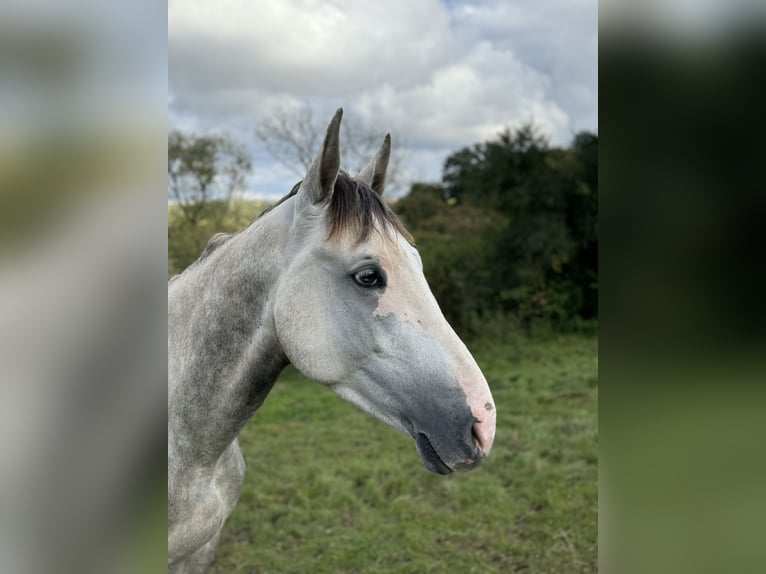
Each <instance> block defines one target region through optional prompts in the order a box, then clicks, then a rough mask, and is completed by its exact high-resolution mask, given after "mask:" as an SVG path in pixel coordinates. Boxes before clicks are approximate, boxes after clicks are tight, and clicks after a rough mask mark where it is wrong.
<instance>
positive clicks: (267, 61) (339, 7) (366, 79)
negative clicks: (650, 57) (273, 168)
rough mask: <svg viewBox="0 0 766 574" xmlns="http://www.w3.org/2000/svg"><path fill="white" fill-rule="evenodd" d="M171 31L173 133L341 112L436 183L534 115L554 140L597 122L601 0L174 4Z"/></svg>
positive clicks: (175, 0)
mask: <svg viewBox="0 0 766 574" xmlns="http://www.w3.org/2000/svg"><path fill="white" fill-rule="evenodd" d="M168 35H169V75H170V78H169V82H170V90H171V93H172V95H173V98H172V102H171V103H170V104H169V106H170V115H171V125H178V126H195V128H197V129H202V130H204V129H223V130H227V131H230V132H233V133H235V134H236V135H239V136H241V138H244V139H246V140H251V139H253V129H254V128H255V126H256V125H258V123H260V122H261V121H263V119H264V118H266V117H268V116H269V115H270V113H271V112H272V110H274V109H275V108H276V107H278V106H279V107H285V106H288V107H289V106H291V105H293V106H298V105H301V104H302V103H304V102H308V103H310V104H311V105H312V107H314V108H315V109H316V110H317V115H320V114H322V115H323V114H326V115H327V117H328V118H329V117H330V115H331V112H332V110H334V109H335V108H336V107H338V106H341V105H342V106H343V107H344V108H346V110H347V111H348V112H349V117H348V118H347V119H348V120H349V121H351V120H352V119H353V117H354V116H355V117H356V118H358V119H359V120H360V121H363V122H364V123H365V124H367V126H369V127H372V128H374V129H380V132H381V133H385V132H386V131H391V132H392V134H393V136H394V141H395V142H397V141H398V142H400V143H401V142H405V143H406V145H407V146H408V148H409V151H410V156H411V157H413V158H415V159H417V158H422V159H423V165H424V166H427V167H424V168H422V169H421V170H420V172H423V171H425V172H426V173H425V174H423V175H424V177H425V178H426V179H438V177H439V175H440V169H441V163H442V161H443V158H444V157H446V155H447V154H448V153H450V152H452V151H456V150H457V149H459V148H461V147H463V146H466V145H470V144H472V143H475V142H479V141H484V140H487V139H489V138H492V137H494V135H495V134H496V133H497V132H498V131H500V130H501V129H503V128H504V127H508V126H510V127H514V126H518V125H519V124H521V123H523V122H527V121H530V120H532V121H534V122H535V123H536V124H537V125H538V126H539V127H540V128H541V129H542V131H543V132H544V133H546V134H547V135H549V136H550V137H551V138H552V141H553V142H554V143H556V144H566V143H568V142H569V140H570V139H571V137H572V135H573V133H574V132H575V131H577V130H581V129H590V130H594V129H596V128H597V108H598V103H597V102H598V92H597V79H598V78H597V62H596V58H597V40H596V5H595V2H593V1H591V0H587V1H586V0H521V1H519V2H514V3H509V2H504V1H500V0H486V1H471V2H462V1H457V2H453V1H450V2H440V1H437V0H422V1H418V2H412V1H411V0H390V1H387V2H379V1H372V0H358V1H355V2H340V1H335V0H282V1H280V2H264V1H262V0H229V1H227V2H226V3H223V4H222V3H211V2H207V1H205V0H171V1H170V4H169V28H168ZM253 145H254V147H255V148H257V147H258V144H257V143H255V144H253ZM437 156H441V157H442V161H436V158H437ZM266 161H267V160H265V159H264V160H263V162H262V163H263V164H264V165H265V163H266ZM415 171H417V170H413V173H415ZM274 173H275V177H277V176H276V173H277V172H274Z"/></svg>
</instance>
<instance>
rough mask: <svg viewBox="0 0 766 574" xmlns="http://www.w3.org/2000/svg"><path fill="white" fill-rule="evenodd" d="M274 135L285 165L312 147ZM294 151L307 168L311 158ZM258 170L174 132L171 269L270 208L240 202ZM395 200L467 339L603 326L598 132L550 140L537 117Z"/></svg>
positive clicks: (212, 144) (208, 142) (234, 149)
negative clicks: (510, 331) (559, 143)
mask: <svg viewBox="0 0 766 574" xmlns="http://www.w3.org/2000/svg"><path fill="white" fill-rule="evenodd" d="M285 125H286V124H285V123H282V125H281V129H284V128H285ZM304 129H305V126H304ZM306 133H309V134H310V133H312V132H311V130H307V132H306ZM268 135H271V137H272V139H274V140H275V142H274V143H273V144H272V147H273V148H274V149H279V150H280V151H279V152H277V153H279V154H280V155H279V158H278V159H279V161H282V162H284V161H289V157H290V156H289V151H285V150H289V148H290V146H293V147H295V149H298V148H299V147H300V146H301V145H302V143H301V139H300V138H301V137H303V136H301V134H300V133H296V131H295V130H292V131H287V130H286V131H285V132H284V133H283V134H282V135H280V133H279V131H278V130H276V129H273V126H272V129H271V130H267V131H263V128H262V130H261V131H260V133H259V137H261V138H262V139H265V138H266V137H267V136H268ZM361 137H362V138H366V137H368V136H367V135H366V134H365V133H364V132H361ZM280 138H281V139H280ZM291 138H292V139H291ZM362 141H364V140H362ZM280 143H281V144H282V146H281V147H279V146H280ZM275 146H276V147H275ZM301 149H302V148H301ZM294 159H295V163H296V165H298V166H299V165H300V162H301V157H300V156H299V155H296V156H295V157H294ZM299 169H300V168H299ZM249 170H250V162H249V159H248V158H247V156H246V153H245V151H244V150H243V148H241V147H239V146H236V145H234V144H233V143H231V141H230V140H228V139H227V138H226V137H225V136H217V137H207V136H205V137H194V136H184V135H181V134H179V133H177V132H173V133H171V134H170V137H169V145H168V194H169V197H172V198H174V199H175V207H173V206H171V207H170V208H169V218H168V270H169V274H173V273H177V272H180V271H181V270H183V268H185V267H186V266H187V265H189V264H190V263H191V262H192V261H194V259H196V257H197V256H198V255H199V253H200V251H201V250H202V248H203V247H204V245H205V242H206V241H207V239H208V238H209V237H210V236H211V235H212V234H214V233H216V232H218V231H226V232H231V231H235V230H237V229H239V228H241V227H242V226H244V225H246V224H247V223H248V221H249V219H252V218H253V217H255V215H257V213H258V212H259V211H260V210H261V209H263V207H264V205H256V206H250V207H247V206H245V207H243V205H242V203H241V202H232V201H231V199H232V197H231V193H232V190H233V189H234V188H235V187H236V186H237V185H241V183H242V181H243V178H244V176H245V174H246V173H247V172H248V171H249ZM392 207H393V209H394V211H395V212H397V213H398V214H399V216H400V217H401V218H402V220H403V221H404V223H405V225H406V226H407V228H408V229H409V230H410V231H411V232H412V234H413V236H414V237H415V240H416V243H417V247H418V250H419V252H420V254H421V257H422V259H423V264H424V269H425V274H426V277H427V279H428V282H429V284H430V285H431V288H432V290H433V291H434V295H435V296H436V298H437V300H438V301H439V304H440V305H441V308H442V310H443V311H444V314H445V316H446V317H447V319H448V320H449V321H450V323H451V324H452V325H453V326H454V327H455V329H456V330H457V331H458V332H459V333H460V334H461V335H462V336H464V337H469V338H470V337H475V336H479V335H482V334H484V333H486V332H487V330H488V329H490V330H491V329H505V328H507V327H508V324H509V322H514V323H516V324H517V325H519V326H520V327H522V328H524V329H534V328H536V327H539V326H544V327H546V328H553V329H556V330H570V329H582V328H587V329H591V328H593V327H594V326H595V320H596V319H597V317H598V235H597V221H598V136H597V135H595V134H593V133H589V132H581V133H578V134H577V135H575V136H574V138H573V140H572V142H571V144H570V145H569V146H567V147H551V146H550V145H549V143H548V140H547V139H546V138H545V137H543V136H542V135H540V134H539V133H538V132H537V131H536V129H535V127H534V126H533V125H531V124H528V125H525V126H522V127H521V128H519V129H516V130H506V131H504V132H502V133H500V134H498V136H497V137H496V138H495V139H493V140H491V141H487V142H484V143H480V144H476V145H473V146H470V147H466V148H463V149H461V150H459V151H457V152H455V153H453V154H451V155H450V156H449V157H448V158H447V159H446V161H445V163H444V169H443V174H442V179H441V182H439V183H435V184H426V183H417V184H414V185H412V186H411V188H410V190H409V193H407V194H406V195H405V196H404V197H402V198H401V199H399V200H398V201H395V202H394V203H393V205H392Z"/></svg>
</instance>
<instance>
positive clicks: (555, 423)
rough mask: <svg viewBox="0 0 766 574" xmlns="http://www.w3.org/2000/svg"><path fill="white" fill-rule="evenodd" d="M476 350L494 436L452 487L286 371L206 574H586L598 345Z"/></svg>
mask: <svg viewBox="0 0 766 574" xmlns="http://www.w3.org/2000/svg"><path fill="white" fill-rule="evenodd" d="M470 346H471V349H472V351H473V352H474V354H475V356H476V358H477V360H478V362H479V364H480V365H481V367H482V370H483V371H484V373H485V375H486V377H487V379H488V381H489V384H490V386H491V388H492V391H493V394H494V397H495V401H496V404H497V415H498V421H497V438H496V441H495V446H494V448H493V451H492V454H491V456H490V457H489V458H488V459H487V461H486V462H485V464H484V465H482V466H481V467H480V468H478V469H477V470H475V471H473V472H470V473H465V474H454V475H451V476H447V477H444V476H438V475H435V474H431V473H429V472H428V471H427V470H426V469H425V467H423V465H422V463H421V462H420V459H419V457H418V455H417V453H416V451H415V445H414V442H413V441H412V440H411V439H410V438H409V437H407V436H406V435H404V434H402V433H400V432H398V431H396V430H393V429H391V428H389V427H388V426H386V425H384V424H383V423H381V422H378V421H376V420H374V419H373V418H371V417H370V416H368V415H366V414H364V413H362V412H360V411H358V410H357V409H356V408H354V407H352V406H351V405H349V404H347V403H345V402H344V401H343V400H341V399H340V398H339V397H337V396H336V395H335V394H334V393H333V392H332V391H330V390H329V389H326V388H323V387H321V386H320V385H318V384H316V383H313V382H310V381H308V380H306V379H305V378H304V377H302V376H301V375H300V374H299V373H298V372H296V371H295V370H294V369H292V368H289V369H288V370H286V371H285V373H284V374H283V375H282V377H281V378H280V380H279V382H278V383H277V384H276V385H275V387H274V390H273V391H272V392H271V394H270V395H269V397H268V399H267V400H266V403H265V404H264V405H263V406H262V407H261V409H260V410H259V411H258V412H257V413H256V415H255V416H254V417H253V418H252V420H251V421H250V422H249V423H248V424H247V426H246V427H245V429H244V430H243V431H242V433H241V435H240V444H241V447H242V451H243V453H244V457H245V461H246V463H247V467H248V472H247V478H246V482H245V486H244V490H243V492H242V496H241V498H240V501H239V504H238V506H237V508H236V509H235V511H234V513H233V514H232V516H231V517H230V518H229V520H228V522H227V524H226V526H225V527H224V529H223V534H222V538H221V543H220V547H219V551H218V558H217V561H216V564H215V567H214V570H213V571H214V572H215V573H217V574H224V573H226V574H229V573H244V572H247V573H283V572H284V573H293V572H294V573H311V574H314V573H324V572H327V573H352V572H353V573H370V574H373V573H391V572H395V573H399V572H401V573H413V574H415V573H417V574H421V573H428V572H434V573H437V572H438V573H446V572H461V573H469V572H476V573H486V572H529V573H534V572H551V573H569V572H595V571H596V570H597V556H598V549H597V500H598V498H597V497H598V495H597V478H598V465H597V452H598V421H597V416H598V411H597V401H598V379H597V376H598V346H597V341H596V339H595V338H592V337H584V336H575V335H567V336H563V335H559V336H549V337H546V338H535V339H526V338H519V339H518V340H514V341H512V342H506V343H489V342H479V343H477V344H474V345H470Z"/></svg>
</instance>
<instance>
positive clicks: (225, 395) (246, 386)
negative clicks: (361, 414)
mask: <svg viewBox="0 0 766 574" xmlns="http://www.w3.org/2000/svg"><path fill="white" fill-rule="evenodd" d="M342 114H343V111H342V109H339V110H338V111H337V112H336V113H335V115H334V117H333V118H332V120H331V121H330V124H329V125H328V127H327V131H326V134H325V137H324V140H323V143H322V147H321V150H320V151H319V153H318V155H317V156H316V158H315V159H314V161H313V162H312V164H311V166H310V168H309V169H308V171H307V172H306V175H305V177H304V178H303V180H301V181H300V182H299V183H298V184H296V185H295V187H293V189H292V190H291V191H290V193H288V194H287V195H286V196H285V197H284V198H283V199H282V200H280V201H279V202H278V203H277V204H276V205H275V206H273V207H271V208H269V209H268V210H266V211H265V212H264V213H263V214H261V215H260V216H259V217H258V218H257V219H255V220H254V221H253V222H252V223H250V225H248V226H247V227H246V228H245V229H243V230H242V231H239V232H238V233H235V234H232V235H228V236H225V235H218V236H214V237H213V238H212V239H211V240H210V241H209V243H208V245H207V247H206V248H205V249H204V251H203V252H202V254H201V255H200V257H199V259H198V260H197V261H196V262H195V263H193V264H192V265H191V266H189V267H188V268H187V269H186V270H185V271H184V272H183V273H182V274H181V275H178V276H176V277H174V278H172V279H171V280H170V282H169V283H168V571H169V572H172V573H176V574H180V573H194V574H197V573H204V572H207V571H208V570H209V568H210V567H211V565H212V562H213V560H214V556H215V550H216V546H217V544H218V540H219V537H220V534H221V528H222V526H223V524H224V522H225V521H226V519H227V517H228V516H229V515H230V513H231V512H232V510H233V509H234V506H235V505H236V503H237V500H238V498H239V494H240V491H241V489H242V485H243V482H244V476H245V463H244V460H243V457H242V453H241V452H240V449H239V445H238V443H237V435H238V433H239V432H240V430H241V429H242V428H243V426H244V425H245V423H246V422H247V421H248V420H249V419H250V418H251V417H252V416H253V414H254V413H255V411H256V410H257V409H258V408H259V407H260V406H261V405H262V404H263V402H264V400H265V399H266V396H267V395H268V393H269V391H270V390H271V388H272V386H273V385H274V382H275V381H276V380H277V377H278V375H279V373H280V372H281V371H282V369H284V368H285V367H286V366H287V365H288V364H290V363H292V364H293V365H294V366H295V367H296V368H297V369H298V371H300V372H301V373H303V374H304V375H305V376H306V377H308V378H309V379H313V380H314V381H316V382H318V383H320V384H322V385H326V386H327V387H329V388H331V389H332V390H333V391H335V392H336V393H337V394H338V395H340V396H341V397H342V398H343V399H346V400H348V401H350V402H351V403H352V404H354V405H356V406H357V407H359V408H361V409H362V410H364V411H366V412H368V413H370V414H371V415H372V416H374V417H376V418H378V419H380V420H381V421H383V422H385V423H387V424H389V425H391V426H393V427H395V428H397V429H400V430H402V431H404V432H405V433H407V434H408V435H409V436H410V437H412V438H413V439H414V441H415V447H416V449H417V452H418V453H419V455H420V458H421V460H422V462H423V464H424V465H425V467H426V468H427V469H428V470H430V471H432V472H435V473H438V474H449V473H451V472H453V471H466V470H471V469H474V468H476V467H477V466H478V465H479V464H481V462H482V461H483V460H484V459H485V457H486V456H487V455H488V454H489V452H490V449H491V447H492V442H493V440H494V436H495V420H496V412H495V403H494V401H493V399H492V394H491V392H490V389H489V387H488V385H487V381H486V379H485V378H484V376H483V374H482V372H481V370H480V369H479V367H478V365H477V364H476V361H475V360H474V359H473V357H472V356H471V353H470V352H469V351H468V349H467V348H466V346H465V344H463V342H462V341H461V340H460V338H459V337H458V336H457V334H456V333H455V332H454V331H453V329H452V328H451V327H450V325H449V324H448V322H447V320H446V319H445V318H444V316H443V314H442V313H441V311H440V309H439V305H438V303H437V302H436V299H435V298H434V296H433V294H432V293H431V290H430V289H429V287H428V284H427V282H426V279H425V276H424V274H423V268H422V262H421V259H420V256H419V254H418V252H417V249H416V248H415V246H414V241H413V239H412V237H411V236H410V234H409V233H408V232H407V230H406V229H405V227H404V226H403V224H402V223H401V221H400V220H399V219H398V218H397V217H396V215H395V214H394V213H393V211H392V210H391V208H390V207H388V205H387V204H386V203H385V202H384V201H383V200H382V198H381V195H382V193H383V190H384V187H385V181H386V168H387V166H388V159H389V155H390V145H391V137H390V135H389V134H387V135H386V136H385V138H384V140H383V144H382V145H381V147H380V149H379V150H378V152H377V153H376V154H375V156H374V157H373V158H372V159H371V160H370V162H369V163H368V164H367V165H366V166H365V167H364V168H363V169H362V170H361V171H360V172H359V173H357V174H356V175H354V176H351V175H350V174H348V173H347V172H345V171H343V170H341V169H340V146H339V130H340V124H341V118H342Z"/></svg>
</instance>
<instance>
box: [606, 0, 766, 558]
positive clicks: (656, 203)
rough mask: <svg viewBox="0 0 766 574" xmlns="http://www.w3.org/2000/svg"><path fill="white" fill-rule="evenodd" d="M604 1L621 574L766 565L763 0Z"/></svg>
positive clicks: (610, 502)
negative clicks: (764, 535) (765, 533)
mask: <svg viewBox="0 0 766 574" xmlns="http://www.w3.org/2000/svg"><path fill="white" fill-rule="evenodd" d="M666 4H667V5H663V6H660V5H659V3H653V2H640V3H633V4H632V5H628V4H626V3H610V4H609V5H608V6H606V7H605V9H604V10H602V11H601V26H600V56H599V64H600V69H599V73H600V78H601V83H600V86H601V96H602V97H601V109H600V112H601V113H600V134H599V135H600V139H601V142H602V144H603V145H602V146H601V148H600V149H601V153H602V157H601V158H600V162H599V165H600V166H601V174H600V175H601V180H602V181H601V183H602V187H603V190H604V192H603V193H602V194H601V196H600V198H601V199H600V206H599V208H600V209H599V210H600V214H599V215H600V217H599V220H600V226H601V227H600V236H601V239H602V241H601V252H600V261H599V263H600V265H599V267H600V277H599V282H600V285H601V286H602V291H601V298H600V302H601V307H600V310H599V315H600V317H601V331H600V333H601V345H600V346H601V351H602V352H601V354H600V355H601V361H600V365H601V376H600V378H601V381H602V383H601V385H600V386H601V392H600V413H599V420H600V443H601V448H600V450H601V452H600V489H599V507H600V512H599V515H600V520H599V538H600V543H599V561H600V570H601V571H603V572H621V573H632V572H653V573H664V572H668V573H670V572H672V573H682V572H695V573H700V572H756V571H758V572H760V571H762V570H763V566H764V564H766V551H765V550H764V545H763V543H762V532H763V524H762V523H763V516H764V515H766V495H765V494H764V492H763V487H762V485H763V484H764V482H765V480H766V460H764V458H763V452H764V451H763V440H762V436H763V422H762V421H763V414H762V413H763V405H764V404H766V402H765V401H764V399H766V386H764V380H766V369H765V368H764V367H766V364H765V363H766V354H765V353H764V343H766V327H765V326H764V325H765V324H764V310H765V308H766V302H765V301H766V299H764V293H766V289H764V287H766V285H764V271H763V268H762V261H763V255H762V246H763V245H764V242H763V238H764V229H765V227H764V222H765V221H766V178H765V177H764V169H763V165H764V158H766V154H765V153H764V143H763V138H764V134H765V133H766V130H765V129H764V128H766V115H764V113H763V97H764V88H766V85H765V84H766V75H764V73H763V70H764V69H766V68H765V67H764V64H765V63H766V43H765V42H764V38H765V37H766V36H764V33H763V23H764V19H763V15H764V14H763V13H764V11H763V8H762V3H759V4H756V3H745V2H734V3H729V4H728V5H726V4H725V3H723V2H720V3H716V2H694V1H692V2H686V3H678V4H674V3H666Z"/></svg>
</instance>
